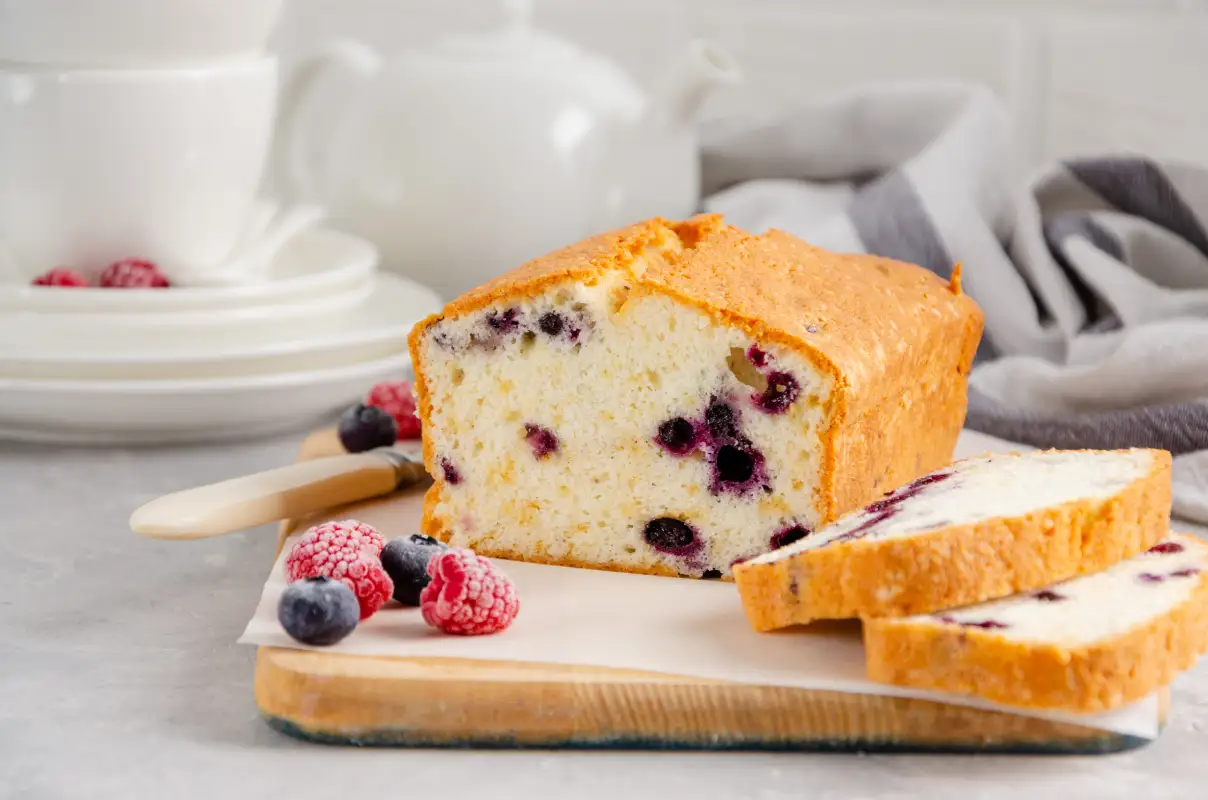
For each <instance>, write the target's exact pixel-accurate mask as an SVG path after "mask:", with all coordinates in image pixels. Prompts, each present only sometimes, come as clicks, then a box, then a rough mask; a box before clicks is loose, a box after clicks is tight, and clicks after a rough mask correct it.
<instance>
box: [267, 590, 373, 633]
mask: <svg viewBox="0 0 1208 800" xmlns="http://www.w3.org/2000/svg"><path fill="white" fill-rule="evenodd" d="M360 617H361V606H360V604H359V603H357V596H356V595H355V594H353V592H352V589H349V588H348V587H347V586H345V585H344V584H343V583H341V582H340V581H335V580H332V579H331V578H303V579H302V580H300V581H295V582H293V583H291V584H290V585H289V586H287V587H285V591H284V592H282V593H281V600H280V602H279V603H278V604H277V620H278V621H279V622H280V623H281V627H282V628H284V629H285V632H286V633H288V634H289V635H290V636H292V637H293V638H295V639H297V640H298V641H299V642H301V643H302V644H311V645H329V644H335V643H336V642H338V641H340V640H341V639H343V638H344V637H345V636H347V635H348V634H350V633H352V632H353V630H354V629H355V628H356V626H357V620H359V619H360Z"/></svg>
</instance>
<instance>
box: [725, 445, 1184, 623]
mask: <svg viewBox="0 0 1208 800" xmlns="http://www.w3.org/2000/svg"><path fill="white" fill-rule="evenodd" d="M1083 452H1089V451H1083ZM1151 452H1152V453H1153V464H1152V466H1151V468H1150V471H1149V472H1148V473H1147V474H1146V475H1144V476H1143V477H1141V478H1138V479H1137V480H1136V481H1134V482H1133V483H1131V484H1130V485H1129V486H1127V487H1125V489H1124V490H1123V491H1121V492H1119V493H1118V494H1116V495H1114V496H1112V497H1110V498H1108V499H1106V500H1089V499H1088V500H1081V501H1077V502H1070V503H1064V504H1062V505H1058V506H1050V507H1048V508H1044V509H1039V510H1037V511H1035V512H1033V513H1030V514H1026V515H1023V516H1018V517H996V518H993V519H987V520H982V521H980V522H976V523H973V524H969V525H951V526H949V527H946V528H939V529H937V530H935V531H934V532H932V533H929V534H926V535H918V536H909V537H901V538H892V539H884V540H872V541H869V540H864V539H856V540H853V541H850V542H838V543H835V544H830V545H827V546H825V547H819V548H818V549H816V550H806V551H803V552H801V553H797V554H795V555H792V556H789V557H787V558H784V559H781V560H779V561H774V562H771V563H745V564H739V565H737V566H736V567H735V568H734V580H735V582H736V583H737V584H738V590H739V595H740V596H741V598H742V604H743V608H744V610H745V611H746V614H747V619H748V620H749V621H750V623H751V626H752V627H754V628H755V629H756V630H760V631H770V630H775V629H777V628H783V627H786V626H789V625H797V624H804V623H807V622H811V621H813V620H816V619H845V618H850V617H863V618H869V617H902V616H908V615H911V614H923V613H927V612H932V611H938V610H941V609H945V608H955V607H958V606H964V605H970V604H972V603H980V602H983V601H985V600H991V599H995V598H999V597H1006V596H1007V595H1011V594H1016V593H1018V592H1024V591H1030V590H1033V589H1041V588H1044V587H1045V586H1048V585H1050V584H1053V583H1056V582H1058V581H1061V580H1065V579H1067V578H1072V577H1074V576H1076V575H1082V574H1085V573H1088V572H1096V571H1099V570H1102V569H1106V568H1107V567H1110V566H1112V565H1113V564H1116V563H1117V562H1120V561H1123V560H1124V559H1127V558H1132V557H1133V556H1135V555H1137V554H1139V553H1142V552H1144V551H1145V550H1148V549H1149V548H1150V547H1152V546H1153V545H1155V544H1157V543H1158V542H1159V541H1160V540H1161V539H1162V538H1163V537H1164V536H1166V534H1167V532H1168V531H1169V528H1170V465H1171V461H1170V454H1169V453H1168V452H1166V451H1165V450H1153V451H1151ZM815 575H819V576H825V579H824V580H813V579H812V577H813V576H815Z"/></svg>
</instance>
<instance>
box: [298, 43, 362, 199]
mask: <svg viewBox="0 0 1208 800" xmlns="http://www.w3.org/2000/svg"><path fill="white" fill-rule="evenodd" d="M381 68H382V59H381V57H380V56H379V55H378V54H377V52H376V51H375V50H374V49H373V48H371V47H369V46H368V45H365V44H361V43H360V42H356V41H353V40H350V39H336V40H333V41H329V42H325V43H323V44H321V45H319V47H318V48H317V49H315V50H314V51H312V52H311V53H310V54H308V55H307V56H305V57H304V58H303V59H302V60H301V61H300V62H298V64H297V65H296V66H295V68H294V71H293V73H292V75H291V77H290V79H289V80H288V81H287V83H286V84H285V87H284V89H283V90H282V92H281V101H280V112H279V115H278V117H277V147H276V148H275V149H276V153H275V156H274V158H275V160H276V169H275V170H274V172H275V174H276V175H277V180H278V181H280V184H281V189H282V193H283V194H284V196H285V198H286V199H288V200H290V201H293V202H318V201H319V199H320V198H321V197H322V187H321V185H320V184H319V181H318V179H317V176H316V174H315V171H314V169H313V159H312V155H313V153H314V150H313V147H312V142H311V136H310V135H309V134H308V133H307V130H306V127H305V125H304V123H305V120H306V119H307V118H308V117H307V113H306V112H307V111H308V109H309V108H310V106H311V105H313V101H314V96H315V92H314V89H315V87H316V86H318V85H320V84H321V83H322V81H323V79H324V78H325V77H326V76H327V75H329V74H331V73H337V74H344V75H346V76H351V77H352V78H354V79H355V80H356V81H357V82H365V81H369V80H371V79H373V78H374V77H375V76H376V75H377V74H378V72H380V71H381Z"/></svg>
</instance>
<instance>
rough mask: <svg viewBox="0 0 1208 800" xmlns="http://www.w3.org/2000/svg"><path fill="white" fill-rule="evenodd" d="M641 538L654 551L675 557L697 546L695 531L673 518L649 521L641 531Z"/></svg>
mask: <svg viewBox="0 0 1208 800" xmlns="http://www.w3.org/2000/svg"><path fill="white" fill-rule="evenodd" d="M642 538H644V539H645V540H646V544H648V545H650V546H651V547H653V548H654V549H655V550H661V551H662V552H664V553H672V554H677V555H678V554H683V553H685V552H687V551H689V550H692V549H694V548H695V547H696V546H697V541H696V531H694V530H692V526H691V525H689V524H688V523H686V522H684V521H683V520H680V519H676V518H674V517H659V518H657V519H652V520H650V521H649V522H647V523H646V529H645V530H644V531H642Z"/></svg>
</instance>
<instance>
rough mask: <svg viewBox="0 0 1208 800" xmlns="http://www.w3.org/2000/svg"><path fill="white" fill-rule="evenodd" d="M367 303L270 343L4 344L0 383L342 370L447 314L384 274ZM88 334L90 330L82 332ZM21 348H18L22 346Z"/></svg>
mask: <svg viewBox="0 0 1208 800" xmlns="http://www.w3.org/2000/svg"><path fill="white" fill-rule="evenodd" d="M369 286H370V287H371V292H370V295H369V297H368V298H366V299H365V300H363V301H362V302H361V303H360V304H359V305H357V306H354V307H352V308H351V309H349V310H347V311H345V312H344V313H342V314H339V315H336V316H327V317H325V318H324V324H322V325H318V324H315V320H313V319H310V318H307V317H305V316H303V317H301V318H296V319H294V320H292V321H289V322H285V323H281V324H278V325H275V326H273V328H272V330H271V331H269V332H268V333H269V335H268V337H267V338H254V337H242V338H239V339H236V340H234V341H232V340H231V337H228V336H215V335H212V334H213V332H212V331H202V333H204V334H205V335H196V336H184V337H176V336H168V335H164V331H163V330H160V331H157V332H156V333H155V335H147V334H146V333H145V332H143V331H139V332H138V333H137V334H131V335H128V336H125V337H121V338H118V339H117V340H116V341H115V337H114V336H112V335H104V336H102V335H97V334H96V333H95V332H92V331H88V335H78V336H56V337H40V338H34V337H24V338H23V340H21V341H20V342H17V343H14V342H13V341H11V340H10V341H9V342H8V345H7V346H6V345H5V344H4V342H3V341H2V340H0V378H20V379H26V380H168V379H173V380H180V379H200V378H223V377H227V378H230V377H240V376H244V375H263V374H267V373H281V372H287V371H290V370H315V369H325V368H329V367H337V366H340V365H343V364H350V363H354V362H359V361H367V360H370V359H374V358H385V357H387V356H390V355H393V354H397V353H400V352H403V351H404V350H406V347H407V334H408V333H410V331H411V327H412V326H413V325H414V324H415V323H416V322H418V321H419V320H421V319H423V318H424V317H425V316H427V315H428V314H431V313H433V312H434V311H437V310H439V309H440V306H441V303H440V299H439V298H438V297H437V296H436V294H435V293H434V292H432V291H431V290H430V289H427V288H425V287H423V286H420V285H419V284H417V283H414V282H413V281H409V280H407V279H405V278H401V277H399V276H397V275H391V274H385V273H383V274H380V275H378V276H377V277H376V279H375V280H373V281H371V282H370V284H369ZM81 330H87V329H84V328H81ZM17 345H19V346H17Z"/></svg>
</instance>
